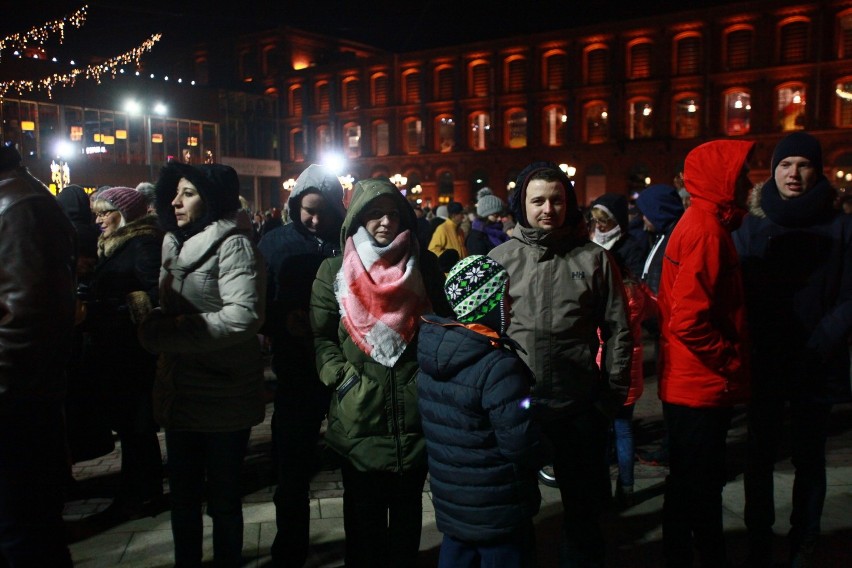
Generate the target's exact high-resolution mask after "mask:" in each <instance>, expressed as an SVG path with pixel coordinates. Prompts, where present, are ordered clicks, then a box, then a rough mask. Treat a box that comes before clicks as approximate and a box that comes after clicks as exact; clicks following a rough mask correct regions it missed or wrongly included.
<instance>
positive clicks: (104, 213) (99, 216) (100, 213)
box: [95, 209, 118, 219]
mask: <svg viewBox="0 0 852 568" xmlns="http://www.w3.org/2000/svg"><path fill="white" fill-rule="evenodd" d="M116 211H118V209H107V210H106V211H98V212H97V213H95V219H102V218H103V217H106V216H107V215H109V214H110V213H115V212H116Z"/></svg>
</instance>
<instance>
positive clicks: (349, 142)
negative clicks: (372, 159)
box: [343, 122, 361, 158]
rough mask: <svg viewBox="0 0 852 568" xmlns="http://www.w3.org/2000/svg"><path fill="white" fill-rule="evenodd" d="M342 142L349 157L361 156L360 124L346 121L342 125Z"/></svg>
mask: <svg viewBox="0 0 852 568" xmlns="http://www.w3.org/2000/svg"><path fill="white" fill-rule="evenodd" d="M343 144H344V146H343V147H344V149H345V151H346V155H347V156H348V157H349V158H360V157H361V125H360V124H358V123H357V122H347V123H346V124H344V125H343Z"/></svg>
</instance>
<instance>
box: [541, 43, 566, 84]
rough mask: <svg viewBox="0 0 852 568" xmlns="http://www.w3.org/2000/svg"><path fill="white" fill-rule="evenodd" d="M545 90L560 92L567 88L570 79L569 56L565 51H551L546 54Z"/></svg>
mask: <svg viewBox="0 0 852 568" xmlns="http://www.w3.org/2000/svg"><path fill="white" fill-rule="evenodd" d="M543 59H544V66H543V67H544V74H543V75H544V88H545V89H547V90H548V91H558V90H560V89H564V88H565V84H566V79H567V77H568V56H567V55H566V54H565V52H564V51H561V50H560V51H549V52H547V53H545V54H544V58H543Z"/></svg>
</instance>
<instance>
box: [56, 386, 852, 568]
mask: <svg viewBox="0 0 852 568" xmlns="http://www.w3.org/2000/svg"><path fill="white" fill-rule="evenodd" d="M271 416H272V404H271V403H270V404H269V405H268V408H267V416H266V420H265V421H264V422H263V424H261V425H259V426H257V427H256V428H254V430H253V431H252V437H251V442H250V449H249V454H248V457H247V459H246V463H245V487H244V491H243V494H244V496H245V497H244V516H245V544H244V550H243V553H244V557H245V562H244V566H247V567H259V566H267V565H269V563H270V558H269V548H270V545H271V544H272V541H273V538H274V537H275V507H274V505H273V504H272V494H273V492H274V490H275V481H274V479H273V474H272V467H271V461H270V453H271V452H270V450H271V441H270V419H271ZM831 418H832V421H831V436H830V438H829V441H828V451H827V453H828V496H827V498H826V504H825V513H824V515H823V532H824V536H823V539H822V541H821V546H820V555H819V557H818V564H817V566H820V567H828V568H833V567H847V566H852V405H841V406H837V407H835V409H834V412H833V414H832V417H831ZM635 430H636V437H637V443H638V445H639V449H640V450H649V449H653V448H654V447H655V446H656V445H657V444H659V440H660V438H661V436H662V412H661V407H660V401H659V399H658V398H657V394H656V378H655V377H653V376H651V377H649V378H648V380H647V381H646V391H645V394H644V395H643V397H642V398H641V399H640V401H639V403H638V404H637V408H636V413H635ZM160 438H161V444H162V434H161V435H160ZM162 445H163V455H165V445H164V444H162ZM728 447H729V464H730V465H729V469H730V471H729V482H728V485H727V486H726V488H725V492H724V507H725V509H724V522H725V531H726V534H727V538H728V549H729V554H730V556H731V559H732V561H733V562H734V563H735V564H736V563H739V562H742V561H743V560H744V559H745V555H746V551H745V527H744V525H743V484H742V470H743V460H744V457H745V425H744V416H743V415H742V413H739V414H737V416H736V418H735V419H734V424H733V427H732V429H731V432H730V435H729V438H728ZM120 451H121V449H120V447H117V448H116V450H115V451H114V452H113V453H111V454H109V455H107V456H104V457H103V458H100V459H96V460H92V461H89V462H82V463H79V464H77V465H76V466H75V467H74V476H75V478H76V479H77V480H78V488H77V490H76V495H74V496H72V500H71V501H69V502H68V503H67V506H66V508H65V518H66V521H67V523H68V527H69V531H70V534H71V538H72V541H73V543H72V545H71V552H72V555H73V558H74V562H75V565H76V566H81V567H95V566H122V567H128V568H129V567H140V568H141V567H161V566H162V567H165V566H170V565H171V564H172V543H171V530H170V525H169V514H168V511H166V510H162V511H161V512H160V513H159V514H158V515H156V516H155V517H149V518H144V519H140V520H134V521H129V522H126V523H123V524H118V525H114V526H111V525H105V524H104V523H103V522H101V521H98V520H97V519H98V516H97V514H96V513H98V511H101V510H103V509H104V508H105V507H106V506H107V505H108V504H109V502H110V500H109V497H108V496H109V495H111V492H112V491H113V489H114V485H115V483H116V482H117V473H118V470H119V463H120ZM324 455H325V454H324ZM323 462H324V466H323V468H322V470H321V471H320V472H319V473H317V475H316V477H314V479H313V482H312V484H311V515H312V521H311V544H312V552H311V556H310V558H309V560H308V564H307V565H308V566H309V567H316V568H319V567H323V568H325V567H338V566H343V499H342V494H343V489H342V486H341V482H340V472H339V470H338V469H336V467H335V464H334V457H333V456H331V455H326V459H325V460H323ZM666 473H667V470H666V468H665V467H659V466H650V465H644V464H641V463H637V464H636V491H637V494H636V504H635V505H634V506H633V507H631V508H630V509H627V510H624V511H618V510H616V509H615V508H613V510H612V511H610V512H608V513H607V515H606V519H605V521H606V530H607V535H608V539H609V543H610V548H609V550H608V559H607V566H612V567H639V566H645V567H654V566H662V561H661V558H662V554H661V553H662V547H661V538H662V529H661V511H662V503H663V487H664V479H665V475H666ZM615 474H616V468H615V466H612V477H613V480H614V479H615ZM775 480H776V487H775V494H776V503H777V519H778V520H777V523H776V527H775V529H776V534H778V535H784V534H786V531H787V530H788V528H789V523H788V518H789V514H790V494H791V488H792V481H793V476H792V466H791V465H790V462H789V454H788V453H785V454H784V456H783V459H781V460H780V461H779V462H778V464H777V468H776V476H775ZM613 483H614V481H613ZM542 497H543V502H542V507H541V512H540V513H539V515H538V516H537V517H536V519H535V520H536V536H537V547H538V557H539V565H540V566H541V567H542V568H548V567H553V566H557V546H558V541H559V528H560V523H561V520H560V516H561V509H562V506H561V503H560V500H559V493H558V491H557V490H555V489H551V488H548V487H545V486H543V485H542ZM423 509H424V514H423V533H422V539H421V556H420V559H419V562H418V567H421V566H422V567H426V566H436V565H437V558H438V548H439V546H440V542H441V534H440V533H439V532H438V530H437V529H436V527H435V515H434V510H433V508H432V503H431V495H430V493H429V484H428V481H427V484H426V488H425V490H424V493H423ZM204 547H205V549H204V554H205V560H210V559H212V541H211V525H210V519H209V518H208V517H206V516H205V540H204ZM786 557H787V552H786V549H785V546H784V542H783V539H782V538H780V537H779V539H778V546H777V547H776V560H777V561H778V562H781V561H783V560H785V559H786ZM779 565H780V564H779Z"/></svg>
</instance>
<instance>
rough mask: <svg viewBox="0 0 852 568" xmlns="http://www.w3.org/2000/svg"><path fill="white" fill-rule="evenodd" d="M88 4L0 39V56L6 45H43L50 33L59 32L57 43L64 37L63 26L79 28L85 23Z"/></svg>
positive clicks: (17, 47)
mask: <svg viewBox="0 0 852 568" xmlns="http://www.w3.org/2000/svg"><path fill="white" fill-rule="evenodd" d="M88 8H89V6H88V4H87V5H85V6H83V7H82V8H80V9H79V10H77V11H76V12H74V13H72V14H69V15H67V16H65V17H63V18H60V19H58V20H53V21H50V22H46V23H44V24H42V25H40V26H36V27H34V28H32V29H30V30H28V31H26V32H23V33H16V34H12V35H10V36H7V37H4V38H3V39H0V57H2V53H3V50H4V49H6V48H7V47H10V48H15V49H18V50H23V49H24V48H25V47H27V45H28V44H30V43H37V44H39V45H43V44H44V43H45V42H46V41H47V40H48V39H49V38H50V36H51V35H52V34H55V33H58V34H59V43H62V41H63V40H64V39H65V26H66V25H70V26H72V27H74V28H81V27H83V24H85V23H86V10H87V9H88Z"/></svg>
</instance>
